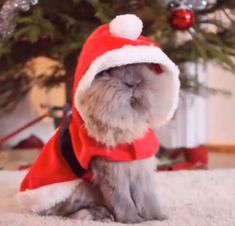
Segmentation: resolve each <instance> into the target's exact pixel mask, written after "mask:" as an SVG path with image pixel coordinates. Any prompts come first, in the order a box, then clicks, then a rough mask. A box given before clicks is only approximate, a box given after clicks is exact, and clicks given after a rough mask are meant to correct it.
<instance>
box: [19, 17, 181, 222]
mask: <svg viewBox="0 0 235 226" xmlns="http://www.w3.org/2000/svg"><path fill="white" fill-rule="evenodd" d="M127 25H128V27H127ZM141 30H142V22H141V20H140V19H139V18H138V17H136V16H135V15H121V16H118V17H116V18H115V19H114V20H113V21H111V22H110V24H106V25H102V26H101V27H99V28H98V29H97V30H96V31H95V32H94V33H93V34H92V35H91V36H90V38H89V39H88V41H87V43H86V44H85V45H84V48H83V51H82V53H81V56H80V59H79V65H78V68H77V71H76V75H75V81H74V87H75V88H74V100H73V111H72V115H71V116H69V117H67V119H66V120H65V121H64V123H63V125H61V127H60V128H59V129H58V130H57V132H56V133H55V135H54V136H53V138H52V139H51V140H50V141H49V143H48V144H47V145H46V146H45V148H44V149H43V150H42V153H41V157H40V156H39V159H38V160H37V161H36V163H35V164H34V166H33V167H32V169H31V170H30V172H29V173H28V175H27V176H26V178H25V179H24V181H23V182H22V185H21V189H20V193H19V201H20V202H21V203H22V204H23V205H24V206H27V207H28V208H29V209H31V210H32V211H34V212H36V213H39V214H41V215H58V216H68V217H70V218H75V219H83V220H85V219H86V220H99V221H117V222H122V223H139V222H143V221H147V220H164V219H165V218H166V216H165V214H164V213H163V212H162V210H161V208H160V206H159V202H158V199H157V185H156V181H155V180H156V159H155V153H156V152H157V148H158V145H159V144H158V143H157V140H156V138H155V135H154V132H153V129H154V128H156V127H159V126H162V125H164V124H165V123H166V122H167V121H169V120H170V119H171V118H172V116H173V114H174V111H175V109H176V107H177V102H178V93H179V80H178V73H179V71H178V68H177V67H176V66H175V64H174V63H173V62H172V61H171V60H170V59H169V58H168V57H167V56H166V55H165V54H164V53H163V52H162V51H161V49H160V48H159V47H158V46H157V45H156V44H155V43H153V42H152V41H151V40H149V39H147V38H146V37H143V36H140V33H141ZM98 44H100V46H99V45H98ZM55 147H56V148H55ZM48 153H50V155H49V154H48ZM90 153H92V154H90ZM42 166H43V169H42ZM46 175H48V176H46ZM35 178H36V179H37V180H36V181H35ZM49 192H50V194H52V195H51V199H50V196H49V197H48V194H49ZM60 194H61V195H60ZM46 197H48V200H46V201H45V203H44V202H43V201H42V199H43V198H45V199H46ZM45 199H44V200H45Z"/></svg>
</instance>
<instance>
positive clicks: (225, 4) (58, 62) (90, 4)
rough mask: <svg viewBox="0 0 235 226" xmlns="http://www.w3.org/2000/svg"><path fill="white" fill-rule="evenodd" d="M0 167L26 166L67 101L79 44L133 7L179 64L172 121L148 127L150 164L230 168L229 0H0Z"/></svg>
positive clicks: (232, 12)
mask: <svg viewBox="0 0 235 226" xmlns="http://www.w3.org/2000/svg"><path fill="white" fill-rule="evenodd" d="M0 7H1V10H0V125H1V127H0V169H2V170H15V169H20V170H21V169H25V168H28V167H30V165H31V164H32V162H33V161H34V160H35V158H36V157H37V156H38V154H39V152H40V148H41V147H42V146H43V145H44V144H45V143H46V142H47V141H48V139H49V138H50V137H51V136H52V134H53V132H54V130H55V128H56V127H57V126H58V125H59V123H60V120H61V119H62V118H63V116H64V115H66V114H67V113H68V112H69V110H70V106H71V93H72V84H73V75H74V71H75V68H76V63H77V60H78V59H79V53H80V51H81V48H82V45H83V43H84V41H85V40H86V38H87V37H88V35H89V34H90V33H91V32H92V31H93V30H94V29H95V28H96V27H97V26H99V25H100V24H102V23H108V22H109V21H110V20H111V19H112V18H113V17H115V15H118V14H123V13H134V14H136V15H138V16H139V17H140V18H141V19H142V20H143V23H144V32H143V33H144V35H147V36H149V37H150V38H151V39H153V40H155V41H156V42H158V43H160V45H161V48H162V49H163V50H164V51H165V52H166V53H167V54H168V56H169V57H170V58H171V59H172V60H173V61H174V62H175V63H176V64H178V65H179V67H180V70H181V74H180V79H181V84H182V85H181V94H180V103H179V107H178V110H177V112H176V114H175V116H174V118H173V120H172V121H171V122H170V123H169V124H168V125H167V126H165V127H163V128H160V129H157V130H156V133H157V135H158V137H159V138H160V142H161V149H160V152H159V153H158V156H157V157H158V158H159V169H160V170H182V169H207V168H208V169H215V168H231V167H235V117H234V116H235V93H234V92H235V91H234V90H235V89H234V88H235V76H234V75H235V60H234V56H235V1H233V0H217V1H216V0H165V1H164V0H139V1H137V0H125V1H124V0H118V1H117V0H66V1H63V0H61V1H56V0H7V1H6V0H0Z"/></svg>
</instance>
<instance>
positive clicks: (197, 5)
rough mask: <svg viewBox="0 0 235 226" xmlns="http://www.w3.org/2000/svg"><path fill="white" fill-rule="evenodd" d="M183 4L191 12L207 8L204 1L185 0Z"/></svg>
mask: <svg viewBox="0 0 235 226" xmlns="http://www.w3.org/2000/svg"><path fill="white" fill-rule="evenodd" d="M184 4H185V5H187V6H188V7H189V8H191V9H193V10H202V9H205V8H206V7H207V1H206V0H185V1H184Z"/></svg>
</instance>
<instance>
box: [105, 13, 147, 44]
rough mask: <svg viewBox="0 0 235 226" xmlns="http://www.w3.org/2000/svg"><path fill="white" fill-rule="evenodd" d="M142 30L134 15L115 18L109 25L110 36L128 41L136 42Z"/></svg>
mask: <svg viewBox="0 0 235 226" xmlns="http://www.w3.org/2000/svg"><path fill="white" fill-rule="evenodd" d="M142 30H143V23H142V21H141V20H140V18H139V17H137V16H136V15H134V14H125V15H120V16H116V17H115V18H114V19H113V20H112V21H111V22H110V23H109V31H110V33H111V34H112V35H114V36H117V37H122V38H126V39H130V40H136V39H137V38H138V37H139V36H140V34H141V33H142Z"/></svg>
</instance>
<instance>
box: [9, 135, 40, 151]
mask: <svg viewBox="0 0 235 226" xmlns="http://www.w3.org/2000/svg"><path fill="white" fill-rule="evenodd" d="M43 146H44V143H43V142H42V140H41V139H40V138H38V137H37V136H35V135H30V136H29V137H28V138H26V139H24V140H22V141H20V142H19V143H18V144H17V145H15V146H14V147H13V149H26V148H37V149H41V148H42V147H43Z"/></svg>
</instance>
